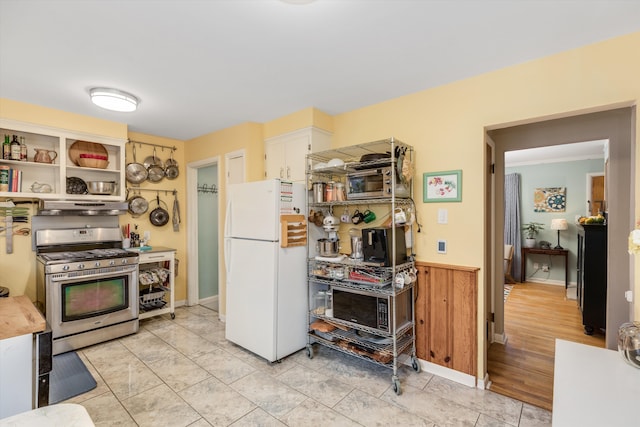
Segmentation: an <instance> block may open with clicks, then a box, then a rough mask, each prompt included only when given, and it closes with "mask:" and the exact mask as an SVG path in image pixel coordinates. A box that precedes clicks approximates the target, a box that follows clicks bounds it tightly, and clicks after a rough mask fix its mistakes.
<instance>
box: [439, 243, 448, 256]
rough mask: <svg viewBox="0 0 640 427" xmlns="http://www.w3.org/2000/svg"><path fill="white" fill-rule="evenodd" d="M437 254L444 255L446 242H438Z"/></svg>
mask: <svg viewBox="0 0 640 427" xmlns="http://www.w3.org/2000/svg"><path fill="white" fill-rule="evenodd" d="M438 253H439V254H446V253H447V241H446V240H438Z"/></svg>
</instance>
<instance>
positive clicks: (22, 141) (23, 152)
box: [20, 136, 27, 162]
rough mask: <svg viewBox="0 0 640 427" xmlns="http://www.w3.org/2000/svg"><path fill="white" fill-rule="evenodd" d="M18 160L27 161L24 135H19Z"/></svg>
mask: <svg viewBox="0 0 640 427" xmlns="http://www.w3.org/2000/svg"><path fill="white" fill-rule="evenodd" d="M20 161H22V162H26V161H27V138H25V137H24V136H21V137H20Z"/></svg>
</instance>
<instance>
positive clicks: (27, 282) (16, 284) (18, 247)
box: [0, 98, 127, 301]
mask: <svg viewBox="0 0 640 427" xmlns="http://www.w3.org/2000/svg"><path fill="white" fill-rule="evenodd" d="M0 117H1V118H3V119H10V120H16V121H21V122H25V123H34V124H38V125H43V126H50V127H55V128H61V129H65V130H73V131H78V132H86V133H90V134H94V135H100V136H107V137H112V138H122V139H126V138H127V125H126V124H122V123H115V122H109V121H106V120H100V119H96V118H93V117H86V116H81V115H79V114H73V113H67V112H64V111H58V110H53V109H51V108H46V107H40V106H36V105H31V104H25V103H23V102H17V101H13V100H9V99H4V98H0ZM29 155H31V153H30V154H29ZM21 206H22V205H21ZM36 211H37V203H34V204H33V205H31V206H30V216H31V215H33V214H35V213H36ZM23 225H24V226H26V227H27V228H31V224H30V223H29V224H23ZM5 241H6V237H5V235H4V233H1V234H0V286H3V287H6V288H9V292H10V293H11V295H12V296H17V295H27V296H28V297H29V298H30V299H31V300H32V301H35V299H36V276H35V265H36V257H35V252H33V251H32V250H31V235H29V236H14V238H13V242H14V245H13V253H12V254H7V253H6V245H5Z"/></svg>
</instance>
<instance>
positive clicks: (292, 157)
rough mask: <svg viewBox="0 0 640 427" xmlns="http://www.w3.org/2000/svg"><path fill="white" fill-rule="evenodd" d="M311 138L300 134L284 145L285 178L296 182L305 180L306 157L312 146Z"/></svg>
mask: <svg viewBox="0 0 640 427" xmlns="http://www.w3.org/2000/svg"><path fill="white" fill-rule="evenodd" d="M310 139H311V138H310V137H309V136H308V135H303V136H299V137H297V138H295V139H292V140H290V141H287V143H286V144H285V146H284V154H285V176H284V179H287V180H289V181H294V182H301V181H304V180H305V173H306V167H305V164H306V158H307V154H309V148H310V147H311V140H310Z"/></svg>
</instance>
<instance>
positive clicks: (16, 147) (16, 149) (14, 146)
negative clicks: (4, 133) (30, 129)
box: [11, 135, 20, 160]
mask: <svg viewBox="0 0 640 427" xmlns="http://www.w3.org/2000/svg"><path fill="white" fill-rule="evenodd" d="M11 160H20V142H19V141H18V136H17V135H13V139H12V140H11Z"/></svg>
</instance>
